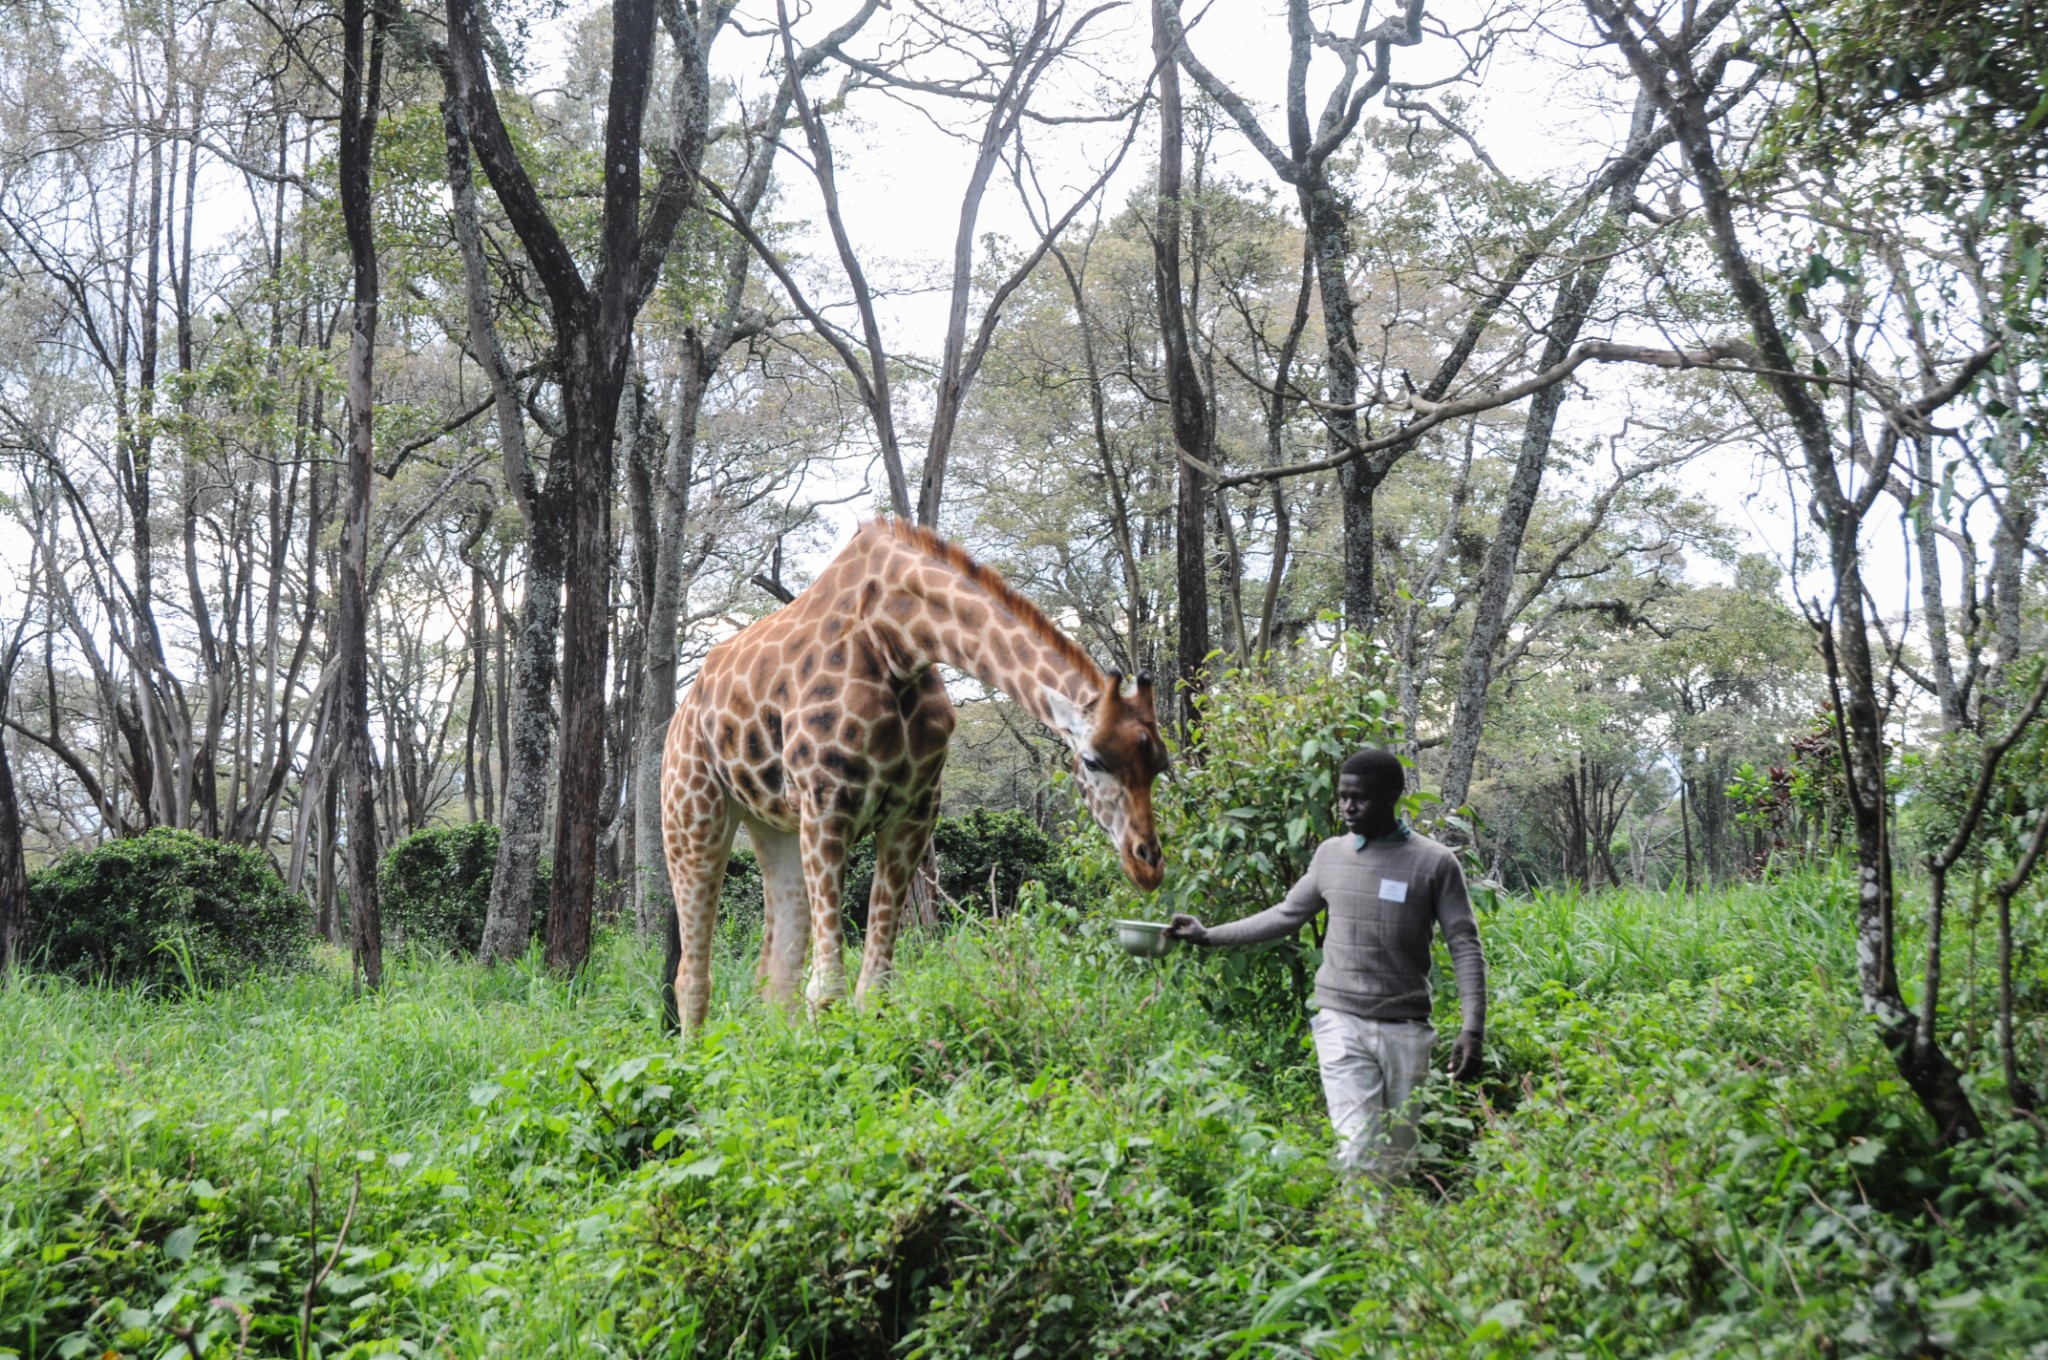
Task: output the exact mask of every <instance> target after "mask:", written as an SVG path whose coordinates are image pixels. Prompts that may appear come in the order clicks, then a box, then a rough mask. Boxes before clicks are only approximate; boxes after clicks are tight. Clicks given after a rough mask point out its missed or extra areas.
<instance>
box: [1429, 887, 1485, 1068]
mask: <svg viewBox="0 0 2048 1360" xmlns="http://www.w3.org/2000/svg"><path fill="white" fill-rule="evenodd" d="M1436 922H1437V928H1438V929H1440V930H1442V931H1443V933H1444V943H1445V944H1446V945H1448V946H1449V947H1450V951H1451V971H1452V972H1453V973H1455V974H1456V975H1457V979H1458V1006H1459V1009H1460V1010H1461V1011H1462V1012H1463V1016H1462V1020H1461V1024H1462V1027H1463V1028H1464V1029H1466V1030H1468V1031H1470V1032H1471V1033H1474V1034H1484V1033H1485V1032H1486V951H1485V950H1484V949H1483V948H1481V946H1480V943H1479V918H1478V917H1476V916H1474V915H1473V914H1472V898H1471V895H1470V894H1469V893H1468V892H1466V890H1465V871H1464V870H1463V869H1460V868H1459V867H1458V861H1457V857H1456V856H1454V855H1446V856H1444V860H1443V867H1442V868H1441V869H1439V870H1438V871H1437V885H1436Z"/></svg>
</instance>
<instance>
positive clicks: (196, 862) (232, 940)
mask: <svg viewBox="0 0 2048 1360" xmlns="http://www.w3.org/2000/svg"><path fill="white" fill-rule="evenodd" d="M28 901H29V909H28V956H29V957H30V958H31V959H35V960H39V961H40V966H42V967H44V968H47V969H48V970H50V971H51V972H55V973H61V974H63V975H65V976H67V977H72V978H76V979H79V980H80V981H88V980H90V981H95V982H111V983H115V984H123V983H129V982H141V983H144V984H149V985H166V986H175V985H177V984H178V983H180V982H186V983H200V984H212V983H218V982H223V981H227V980H229V979H232V978H235V977H238V976H240V975H241V974H243V973H245V972H248V971H250V970H251V969H286V968H292V967H296V966H298V965H299V964H301V963H303V962H305V960H306V958H307V951H308V943H309V941H308V930H307V910H306V902H305V899H303V898H301V897H300V896H298V895H297V894H296V893H294V892H292V891H291V890H290V889H289V888H287V887H285V885H284V880H283V879H281V878H279V877H278V876H277V871H276V870H275V869H274V868H272V867H271V864H270V861H269V860H268V859H266V858H265V857H264V856H263V855H262V853H261V852H259V851H256V850H253V849H251V848H249V847H247V846H239V845H229V844H227V843H226V842H224V841H215V840H208V839H207V838H205V837H204V836H198V835H194V834H193V833H192V832H190V831H175V830H172V829H171V828H169V827H157V828H155V829H153V830H150V831H146V832H144V833H143V834H142V835H140V836H133V837H130V838H128V839H126V840H118V841H109V842H108V843H107V844H105V845H101V846H97V847H95V848H93V849H90V850H73V851H71V852H69V853H67V854H64V855H60V856H59V857H58V858H57V859H56V860H54V861H53V862H52V863H50V864H49V865H48V866H47V867H45V868H43V869H39V870H37V871H36V872H35V873H33V874H31V875H29V890H28Z"/></svg>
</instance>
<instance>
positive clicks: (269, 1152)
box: [0, 876, 2048, 1360]
mask: <svg viewBox="0 0 2048 1360" xmlns="http://www.w3.org/2000/svg"><path fill="white" fill-rule="evenodd" d="M1483 928H1484V930H1485V932H1486V944H1487V948H1488V952H1489V956H1490V958H1491V961H1492V969H1493V981H1494V992H1495V995H1496V1001H1495V1005H1494V1015H1493V1020H1492V1023H1491V1026H1490V1035H1489V1039H1490V1054H1491V1066H1490V1071H1489V1075H1488V1079H1487V1081H1486V1082H1485V1083H1484V1084H1483V1085H1482V1086H1480V1087H1478V1088H1458V1087H1452V1086H1449V1085H1447V1084H1432V1085H1431V1086H1429V1087H1428V1088H1426V1089H1425V1093H1424V1097H1423V1104H1424V1109H1425V1120H1424V1135H1425V1139H1426V1140H1427V1146H1426V1148H1425V1151H1426V1153H1427V1163H1426V1165H1427V1176H1426V1177H1425V1178H1424V1179H1423V1180H1421V1181H1420V1182H1419V1183H1417V1184H1416V1185H1413V1186H1410V1187H1405V1188H1402V1189H1399V1190H1396V1191H1394V1192H1392V1193H1390V1194H1388V1195H1386V1196H1384V1197H1379V1198H1375V1199H1374V1200H1372V1201H1371V1202H1370V1203H1363V1202H1361V1200H1360V1199H1359V1198H1358V1196H1357V1195H1356V1194H1355V1193H1353V1192H1350V1191H1347V1190H1346V1189H1345V1188H1344V1187H1342V1186H1341V1185H1340V1184H1339V1182H1338V1181H1337V1180H1336V1178H1335V1177H1334V1175H1333V1173H1332V1171H1331V1170H1330V1168H1329V1166H1328V1164H1327V1160H1326V1157H1325V1155H1324V1154H1325V1151H1326V1149H1327V1146H1328V1133H1327V1128H1326V1125H1325V1123H1324V1120H1323V1116H1322V1112H1321V1109H1320V1102H1319V1100H1318V1099H1316V1097H1315V1094H1314V1092H1315V1087H1314V1084H1313V1081H1312V1079H1311V1078H1310V1075H1309V1074H1310V1073H1311V1072H1312V1065H1311V1061H1310V1058H1309V1055H1308V1054H1307V1053H1306V1052H1305V1051H1304V1050H1303V1049H1302V1048H1301V1047H1300V1045H1299V1043H1298V1042H1297V1041H1296V1040H1294V1039H1292V1038H1289V1037H1287V1036H1289V1035H1291V1034H1292V1033H1293V1026H1292V1024H1291V1022H1292V1021H1293V1020H1294V1019H1295V1017H1293V1016H1291V1015H1289V1014H1287V1013H1285V1011H1284V1010H1283V1009H1282V1005H1283V1003H1284V1004H1285V1005H1289V1006H1291V1004H1292V1003H1291V1001H1288V1000H1287V999H1286V998H1285V996H1284V995H1279V994H1275V997H1274V998H1273V999H1272V1004H1271V1005H1270V1006H1269V1008H1268V1009H1266V1010H1264V1011H1260V1010H1258V1009H1256V1008H1253V1009H1246V1008H1245V1007H1243V1006H1237V1007H1236V1008H1235V1009H1232V1008H1228V1007H1219V1006H1218V1005H1217V1001H1218V997H1219V996H1220V995H1222V993H1221V991H1220V990H1219V989H1220V988H1222V987H1223V976H1222V973H1221V972H1220V971H1219V970H1220V968H1221V966H1222V965H1221V961H1220V960H1218V959H1216V958H1214V957H1195V956H1189V955H1185V954H1182V955H1176V956H1173V957H1171V958H1169V959H1167V960H1164V961H1161V962H1159V963H1156V964H1155V963H1140V962H1137V961H1133V960H1130V959H1127V958H1125V957H1123V956H1122V955H1121V954H1119V953H1118V952H1117V951H1116V949H1115V947H1114V944H1113V942H1112V941H1111V939H1110V936H1109V933H1108V931H1107V929H1106V926H1105V924H1104V923H1103V922H1101V921H1098V920H1094V919H1089V918H1084V917H1083V916H1081V915H1080V914H1079V913H1073V912H1068V911H1064V910H1061V909H1059V908H1058V907H1056V906H1054V907H1049V908H1046V909H1043V910H1040V911H1036V912H1031V913H1026V914H1025V915H1024V916H1022V917H1019V918H1014V919H1007V920H1005V921H1003V922H1001V923H998V924H994V925H980V926H969V927H965V928H962V929H960V930H958V931H955V932H953V933H950V934H948V935H946V936H944V937H942V938H937V939H928V940H921V941H913V942H910V943H908V945H907V947H906V948H905V950H904V951H903V956H902V964H903V972H902V976H901V978H900V979H899V985H898V986H897V987H896V989H895V990H894V992H893V993H892V994H891V996H890V998H889V1000H888V1001H887V1003H886V1004H884V1005H882V1006H879V1007H875V1008H870V1009H868V1010H865V1011H856V1010H852V1009H846V1010H841V1011H837V1012H833V1013H830V1014H827V1015H824V1016H821V1017H819V1018H817V1019H816V1020H813V1021H798V1022H792V1021H791V1020H790V1019H788V1018H787V1017H785V1016H783V1015H781V1014H780V1013H778V1012H775V1011H771V1010H768V1009H765V1008H763V1007H762V1006H761V1005H760V1004H759V1003H757V1002H756V1001H755V1000H754V999H753V998H752V996H751V981H752V965H753V941H752V940H751V939H750V938H748V937H746V936H744V935H741V934H727V935H725V936H723V937H721V940H720V945H719V949H718V953H717V957H716V995H715V1001H714V1010H713V1022H712V1024H711V1026H710V1027H709V1029H708V1030H707V1031H706V1033H705V1034H703V1035H702V1036H701V1037H700V1038H698V1039H697V1040H695V1041H693V1042H692V1043H691V1044H689V1045H687V1046H677V1045H674V1044H671V1043H668V1042H666V1041H664V1040H663V1039H662V1038H661V1037H660V1036H659V1033H658V1030H657V1027H656V1001H657V992H656V981H655V969H656V965H657V951H654V950H651V949H647V948H643V947H642V946H641V945H640V944H639V943H638V942H637V941H634V940H632V939H630V938H626V937H620V936H612V937H608V938H606V939H604V940H603V941H601V944H600V948H599V950H598V951H597V955H596V958H595V960H594V962H593V964H592V966H591V968H590V969H589V971H587V972H586V973H585V974H584V975H583V976H582V977H581V978H579V979H578V980H577V981H575V982H574V983H572V984H564V983H562V982H560V981H557V980H555V979H553V978H551V977H549V976H548V975H547V974H546V973H545V972H544V971H543V970H541V969H540V968H539V967H538V966H537V964H536V963H534V962H533V961H527V962H524V963H521V964H518V965H515V966H511V967H506V968H500V969H497V970H495V971H491V970H483V969H480V968H477V967H475V966H473V965H468V964H460V963H454V962H450V961H448V960H445V959H440V958H434V957H430V956H414V957H411V958H409V959H407V960H406V961H404V962H402V963H400V964H399V965H398V966H396V967H394V968H393V969H392V971H391V975H390V983H389V985H388V986H387V988H386V989H385V990H384V991H383V992H382V993H381V994H379V995H377V996H374V997H363V998H360V999H358V998H355V997H353V996H352V995H351V993H350V990H349V987H348V981H347V977H346V973H345V969H344V968H343V967H342V966H341V965H340V961H339V960H335V959H329V960H327V961H326V966H324V967H323V968H322V969H320V970H317V971H313V972H308V973H303V974H300V975H298V976H295V977H291V978H281V979H268V980H255V981H251V982H248V983H246V984H242V985H239V986H234V987H227V988H221V989H217V990H213V991H209V992H202V993H200V994H198V995H195V996H192V997H188V998H185V999H150V998H144V997H141V996H138V995H136V994H134V993H131V992H124V991H109V990H105V989H97V990H96V989H91V988H83V987H77V986H72V985H69V984H59V983H52V982H47V981H41V980H35V979H30V980H27V981H25V982H23V983H22V984H21V985H18V986H16V987H14V988H13V989H11V990H9V991H7V992H6V993H4V994H0V1054H4V1055H5V1056H4V1058H0V1352H4V1351H6V1350H8V1349H12V1350H14V1351H17V1352H20V1353H22V1354H28V1355H37V1356H41V1355H66V1356H69V1355H79V1354H94V1355H100V1354H104V1353H106V1352H108V1351H113V1352H116V1353H120V1354H132V1355H142V1354H148V1355H150V1356H159V1355H165V1354H185V1355H190V1354H194V1353H197V1354H200V1355H202V1356H207V1357H213V1356H220V1357H228V1356H235V1355H240V1354H250V1355H291V1356H296V1355H299V1354H301V1353H307V1354H312V1353H317V1354H320V1355H323V1356H338V1355H356V1356H370V1355H375V1354H386V1353H388V1354H425V1353H429V1352H432V1353H436V1354H457V1355H472V1354H477V1355H481V1354H491V1355H543V1354H546V1355H572V1354H591V1355H612V1354H616V1355H694V1354H702V1355H720V1356H725V1355H732V1356H755V1355H759V1356H773V1355H820V1356H824V1355H831V1356H842V1355H877V1356H880V1355H905V1356H928V1357H941V1356H958V1357H968V1356H974V1357H981V1356H990V1355H1004V1356H1013V1357H1018V1360H1023V1358H1024V1357H1029V1356H1035V1355H1043V1356H1063V1355H1071V1356H1089V1355H1147V1356H1150V1355H1160V1356H1166V1355H1173V1356H1180V1355H1200V1356H1219V1357H1221V1356H1245V1357H1249V1356H1254V1355H1260V1356H1271V1355H1304V1356H1305V1355H1316V1356H1323V1355H1344V1354H1375V1355H1376V1354H1390V1355H1391V1354H1401V1355H1444V1356H1451V1355H1457V1356H1465V1355H1475V1354H1476V1355H1487V1354H1499V1355H1537V1354H1555V1355H1564V1354H1584V1355H1688V1354H1689V1355H1716V1354H1730V1353H1741V1354H1756V1355H1766V1354H1783V1355H1799V1354H1840V1353H1844V1349H1846V1350H1848V1351H1853V1352H1855V1353H1861V1354H1868V1355H1909V1354H1919V1353H1931V1352H1932V1349H1933V1348H1936V1347H1945V1348H1947V1349H1949V1350H1950V1351H1953V1352H1961V1353H1969V1352H1971V1351H1972V1350H1973V1349H1974V1350H1975V1351H1976V1352H1977V1353H1986V1354H1989V1353H1997V1352H1999V1351H2000V1350H2001V1349H2003V1350H2006V1351H2009V1352H2010V1353H2014V1354H2022V1353H2027V1351H2026V1348H2027V1347H2028V1346H2031V1345H2034V1344H2035V1343H2036V1342H2037V1341H2038V1339H2039V1338H2040V1337H2041V1336H2042V1335H2043V1334H2044V1333H2048V1312H2044V1306H2043V1304H2042V1302H2041V1301H2042V1300H2044V1299H2048V1288H2044V1287H2043V1286H2044V1285H2048V1265H2044V1258H2048V1235H2044V1232H2048V1230H2044V1227H2043V1226H2042V1225H2043V1223H2044V1221H2048V1214H2042V1213H2040V1212H2038V1210H2039V1207H2040V1206H2039V1200H2040V1198H2041V1197H2043V1196H2048V1152H2044V1150H2043V1148H2042V1146H2041V1143H2040V1140H2039V1138H2038V1136H2037V1134H2036V1133H2035V1132H2034V1131H2033V1129H2032V1128H2031V1126H2027V1125H2024V1124H2022V1125H2016V1126H2013V1127H2012V1128H2010V1129H2007V1130H2003V1131H2001V1133H2000V1134H1999V1136H1998V1139H1997V1140H1995V1142H1994V1144H1993V1145H1991V1146H1987V1147H1985V1148H1981V1149H1977V1150H1973V1151H1972V1152H1971V1153H1969V1154H1968V1155H1967V1157H1965V1158H1964V1159H1962V1160H1960V1161H1959V1160H1955V1159H1948V1160H1944V1159H1943V1158H1941V1157H1940V1156H1938V1155H1937V1154H1935V1153H1933V1152H1932V1151H1931V1150H1930V1148H1929V1147H1928V1145H1927V1141H1926V1139H1925V1137H1924V1130H1923V1129H1922V1128H1921V1127H1920V1125H1919V1122H1918V1119H1917V1116H1916V1114H1915V1112H1914V1110H1913V1107H1912V1106H1911V1104H1910V1101H1909V1100H1908V1098H1907V1097H1905V1096H1904V1094H1903V1093H1901V1092H1900V1091H1899V1090H1898V1089H1897V1084H1896V1082H1895V1081H1893V1080H1892V1079H1891V1077H1890V1075H1889V1065H1888V1063H1887V1062H1886V1060H1885V1059H1884V1056H1883V1054H1882V1053H1881V1052H1879V1051H1877V1050H1876V1049H1874V1047H1873V1046H1872V1045H1871V1043H1870V1041H1869V1037H1868V1032H1867V1029H1866V1028H1865V1026H1864V1025H1863V1023H1862V1022H1861V1020H1860V1019H1859V1017H1858V1015H1857V1011H1856V1008H1855V1005H1854V994H1853V989H1852V988H1851V986H1850V983H1849V977H1850V973H1849V968H1850V963H1851V958H1852V955H1851V953H1850V951H1849V947H1848V939H1849V936H1848V930H1849V921H1848V918H1847V904H1846V898H1845V897H1844V896H1843V894H1842V890H1841V887H1840V885H1839V884H1838V883H1836V882H1834V881H1832V880H1830V879H1828V878H1826V877H1824V876H1817V877H1814V878H1811V879H1800V880H1795V881H1791V882H1787V883H1781V884H1777V885H1772V886H1770V887H1754V888H1751V887H1745V888H1736V889H1730V890H1727V891H1725V892H1715V893H1702V894H1700V895H1699V896H1697V897H1694V898H1686V897H1683V896H1675V895H1674V896H1666V895H1661V894H1653V893H1615V894H1591V895H1588V894H1573V893H1548V894H1543V895H1539V896H1537V897H1534V898H1530V899H1526V900H1510V901H1504V902H1503V903H1501V904H1500V905H1499V906H1498V907H1497V908H1496V909H1495V910H1493V911H1492V912H1491V913H1490V914H1489V916H1488V917H1487V918H1486V920H1485V921H1484V925H1483ZM1260 1004H1265V1003H1263V1002H1262V1003H1260ZM1440 1004H1441V1003H1440ZM1219 1015H1221V1016H1224V1017H1226V1019H1225V1020H1219V1019H1218V1016H1219ZM1440 1023H1441V1022H1440ZM1276 1036H1279V1037H1277V1038H1276ZM1959 1187H1960V1188H1959ZM1982 1187H1992V1188H1991V1189H1989V1190H1987V1189H1983V1188H1982ZM316 1193H317V1198H318V1212H317V1218H316V1214H315V1196H316ZM345 1215H346V1216H347V1219H348V1227H347V1233H346V1236H345V1237H342V1236H341V1225H342V1222H343V1219H344V1216H345ZM330 1261H331V1263H332V1265H331V1269H327V1267H328V1263H329V1262H330ZM323 1270H325V1273H324V1274H323V1273H322V1272H323ZM309 1284H311V1285H312V1289H311V1293H310V1297H311V1303H312V1306H311V1310H310V1316H309V1314H308V1310H307V1299H308V1286H309ZM245 1326H246V1335H245ZM1831 1346H1832V1347H1834V1348H1835V1349H1832V1350H1830V1349H1829V1347H1831Z"/></svg>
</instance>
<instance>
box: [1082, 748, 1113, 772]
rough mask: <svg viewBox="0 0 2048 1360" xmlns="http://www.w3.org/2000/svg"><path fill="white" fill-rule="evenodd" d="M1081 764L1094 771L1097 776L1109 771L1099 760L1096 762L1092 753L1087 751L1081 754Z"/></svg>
mask: <svg viewBox="0 0 2048 1360" xmlns="http://www.w3.org/2000/svg"><path fill="white" fill-rule="evenodd" d="M1081 763H1082V764H1083V765H1086V766H1087V767H1088V768H1089V769H1091V770H1093V771H1095V773H1097V774H1103V773H1105V772H1107V771H1108V769H1109V767H1108V766H1107V765H1104V764H1103V763H1102V762H1101V761H1100V760H1098V759H1097V758H1096V757H1095V755H1094V753H1093V752H1089V751H1083V752H1082V753H1081Z"/></svg>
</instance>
